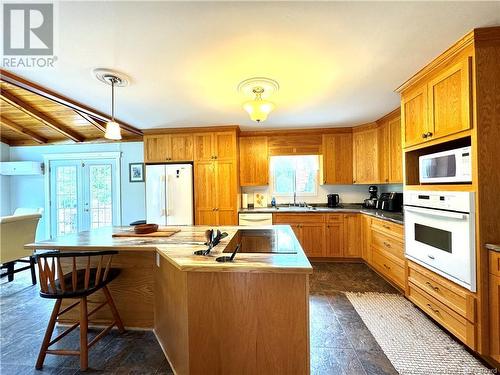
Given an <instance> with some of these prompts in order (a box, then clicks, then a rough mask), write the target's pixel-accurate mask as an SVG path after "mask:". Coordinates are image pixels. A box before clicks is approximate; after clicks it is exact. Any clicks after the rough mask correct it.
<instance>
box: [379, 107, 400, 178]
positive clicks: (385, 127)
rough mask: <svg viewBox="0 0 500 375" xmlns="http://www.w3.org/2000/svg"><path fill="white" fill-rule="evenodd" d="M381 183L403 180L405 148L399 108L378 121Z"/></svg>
mask: <svg viewBox="0 0 500 375" xmlns="http://www.w3.org/2000/svg"><path fill="white" fill-rule="evenodd" d="M377 123H378V124H379V126H378V134H377V137H378V145H377V146H378V171H379V175H378V178H379V183H382V184H387V183H392V184H394V183H402V182H403V155H402V154H403V152H402V151H403V150H402V148H401V118H400V116H399V110H397V111H393V112H391V113H390V114H389V115H387V116H384V117H383V118H381V119H380V120H378V121H377Z"/></svg>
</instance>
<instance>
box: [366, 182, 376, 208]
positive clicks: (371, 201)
mask: <svg viewBox="0 0 500 375" xmlns="http://www.w3.org/2000/svg"><path fill="white" fill-rule="evenodd" d="M377 192H378V187H376V186H375V185H371V186H370V187H369V188H368V193H370V198H368V199H365V201H364V203H363V207H365V208H377V201H378V196H377Z"/></svg>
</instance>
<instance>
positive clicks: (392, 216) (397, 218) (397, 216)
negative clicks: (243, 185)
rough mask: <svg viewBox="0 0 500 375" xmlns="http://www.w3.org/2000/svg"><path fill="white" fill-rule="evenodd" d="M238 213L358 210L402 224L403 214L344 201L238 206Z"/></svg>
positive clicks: (309, 212)
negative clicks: (334, 204)
mask: <svg viewBox="0 0 500 375" xmlns="http://www.w3.org/2000/svg"><path fill="white" fill-rule="evenodd" d="M239 212H240V213H308V214H313V213H318V214H325V213H342V212H359V213H362V214H366V215H370V216H373V217H376V218H378V219H382V220H387V221H391V222H393V223H396V224H401V225H403V224H404V216H403V213H402V212H389V211H382V210H377V209H373V208H364V207H363V205H362V204H360V203H359V204H358V203H345V204H342V206H341V207H335V208H330V207H326V206H324V205H317V206H313V207H312V208H307V207H288V206H278V207H277V208H275V207H262V208H240V210H239Z"/></svg>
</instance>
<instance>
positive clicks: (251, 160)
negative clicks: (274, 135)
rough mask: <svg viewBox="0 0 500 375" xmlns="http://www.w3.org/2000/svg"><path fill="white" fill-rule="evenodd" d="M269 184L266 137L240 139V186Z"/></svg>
mask: <svg viewBox="0 0 500 375" xmlns="http://www.w3.org/2000/svg"><path fill="white" fill-rule="evenodd" d="M268 183H269V154H268V145H267V137H241V138H240V185H241V186H258V185H267V184H268Z"/></svg>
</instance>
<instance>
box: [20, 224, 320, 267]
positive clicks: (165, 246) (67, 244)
mask: <svg viewBox="0 0 500 375" xmlns="http://www.w3.org/2000/svg"><path fill="white" fill-rule="evenodd" d="M170 228H178V229H180V232H178V233H175V234H174V235H172V236H170V237H113V236H112V234H113V233H117V232H123V231H131V230H132V228H131V227H113V228H111V227H107V228H99V229H94V230H91V231H88V232H81V233H76V234H70V235H66V236H63V237H59V238H55V239H53V240H46V241H40V242H35V243H31V244H28V245H25V248H27V249H35V250H36V249H39V250H42V249H50V250H73V251H86V250H110V249H113V250H119V251H123V252H126V251H152V252H157V253H158V254H159V255H160V256H162V257H163V258H165V259H166V260H167V261H169V262H170V263H171V264H172V265H174V266H175V267H176V268H178V269H180V270H182V271H193V272H270V273H312V266H311V264H310V263H309V260H308V259H307V257H306V255H305V254H304V251H303V250H302V247H301V246H300V243H299V241H298V240H297V237H296V236H295V234H294V232H293V231H292V229H291V228H290V226H288V225H273V226H260V227H252V228H251V229H274V230H276V231H277V235H280V237H281V238H282V239H285V240H286V242H287V246H290V247H291V248H293V249H294V250H295V251H296V254H269V253H238V254H236V257H235V259H234V261H233V262H228V263H219V262H216V261H215V258H217V257H219V256H221V255H230V254H228V253H224V254H222V253H223V251H224V249H225V248H226V246H228V244H229V243H230V241H231V239H232V238H233V237H234V235H235V234H236V232H237V230H238V229H240V228H241V229H250V228H249V227H238V226H227V227H216V229H219V230H220V231H221V232H227V233H228V236H227V237H226V238H224V239H222V240H221V242H220V243H219V244H218V245H217V246H215V247H214V248H213V249H212V251H211V253H210V254H209V255H208V256H199V255H194V254H193V252H194V251H196V250H205V249H206V248H207V246H206V245H204V244H203V243H204V242H205V231H206V230H207V229H211V228H212V227H207V226H183V227H169V229H170ZM231 250H232V249H231Z"/></svg>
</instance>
